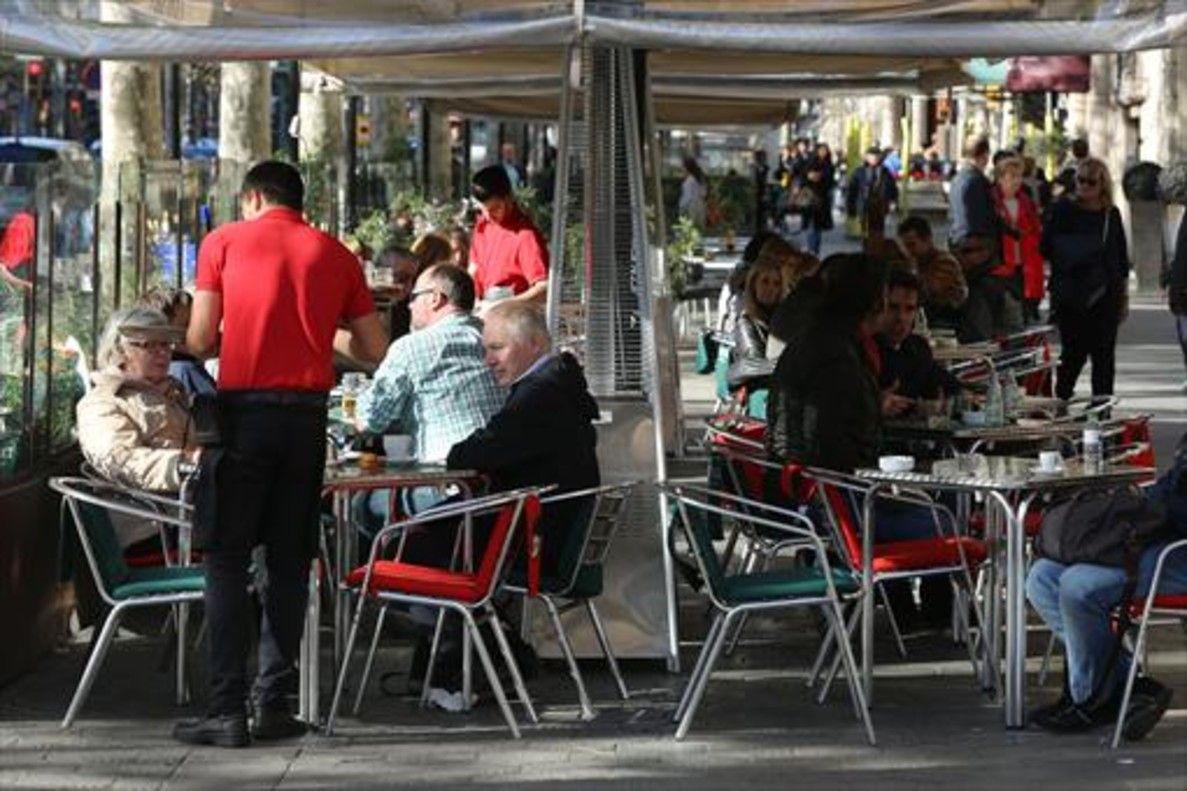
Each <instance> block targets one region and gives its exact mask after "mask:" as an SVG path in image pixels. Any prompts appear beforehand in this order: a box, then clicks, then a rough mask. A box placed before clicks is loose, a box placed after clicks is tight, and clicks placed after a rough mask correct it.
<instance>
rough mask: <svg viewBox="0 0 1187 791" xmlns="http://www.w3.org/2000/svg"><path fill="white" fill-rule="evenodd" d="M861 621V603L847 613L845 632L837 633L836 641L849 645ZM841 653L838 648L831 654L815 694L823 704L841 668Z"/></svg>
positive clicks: (817, 699)
mask: <svg viewBox="0 0 1187 791" xmlns="http://www.w3.org/2000/svg"><path fill="white" fill-rule="evenodd" d="M860 622H861V603H860V602H859V603H858V604H857V606H855V607H854V608H853V612H851V613H850V614H849V623H848V624H846V626H845V629H846V632H838V633H837V642H838V643H843V644H845V645H849V644H850V641H851V640H852V639H853V633H854V632H855V631H856V630H857V625H858V623H860ZM842 634H844V635H845V639H841V635H842ZM841 659H842V655H841V652H840V650H838V651H837V652H836V653H835V654H833V662H832V665H831V666H830V667H829V669H828V675H826V676H825V677H824V683H823V684H821V685H820V692H819V694H817V696H816V702H817V703H818V704H823V703H824V701H825V699H826V698H827V697H828V693H829V690H831V689H832V688H833V681H834V680H835V679H836V678H837V673H838V672H840V670H841Z"/></svg>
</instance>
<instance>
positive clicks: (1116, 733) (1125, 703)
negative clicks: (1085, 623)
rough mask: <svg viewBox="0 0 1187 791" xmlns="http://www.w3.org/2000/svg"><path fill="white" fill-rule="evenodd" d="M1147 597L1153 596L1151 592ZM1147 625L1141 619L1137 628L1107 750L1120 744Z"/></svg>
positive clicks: (1144, 645) (1147, 623)
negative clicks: (1119, 704) (1136, 637)
mask: <svg viewBox="0 0 1187 791" xmlns="http://www.w3.org/2000/svg"><path fill="white" fill-rule="evenodd" d="M1149 595H1150V596H1153V595H1154V593H1153V591H1151V593H1150V594H1149ZM1123 606H1124V605H1123ZM1148 625H1149V621H1148V619H1146V618H1142V625H1141V626H1139V627H1138V639H1137V642H1136V643H1135V644H1134V647H1133V661H1131V662H1130V663H1129V673H1127V674H1126V676H1125V690H1124V691H1123V692H1122V693H1121V710H1120V711H1118V712H1117V724H1116V725H1115V726H1114V727H1113V740H1112V741H1111V742H1109V748H1110V749H1113V750H1116V749H1117V746H1118V745H1119V744H1121V729H1122V728H1123V727H1124V725H1125V712H1126V711H1127V710H1128V709H1129V699H1130V697H1131V696H1132V695H1133V682H1134V679H1136V678H1137V675H1138V665H1139V664H1140V662H1139V661H1138V658H1139V657H1140V656H1141V655H1142V651H1143V650H1144V649H1145V647H1146V627H1147V626H1148Z"/></svg>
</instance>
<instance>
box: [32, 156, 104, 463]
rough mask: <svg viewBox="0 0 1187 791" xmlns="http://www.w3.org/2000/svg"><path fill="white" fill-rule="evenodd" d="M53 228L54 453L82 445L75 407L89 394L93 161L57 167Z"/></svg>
mask: <svg viewBox="0 0 1187 791" xmlns="http://www.w3.org/2000/svg"><path fill="white" fill-rule="evenodd" d="M49 185H50V207H51V214H50V222H51V224H52V227H51V228H47V236H48V238H49V248H48V249H49V250H50V252H51V256H50V260H51V262H52V268H51V269H50V270H49V275H50V276H49V277H48V279H47V281H46V283H45V289H46V292H47V294H48V296H49V312H48V319H47V322H46V329H47V332H48V336H49V338H50V348H49V352H48V354H49V358H48V359H49V361H50V365H49V399H48V402H47V413H48V421H49V450H50V451H56V450H62V449H64V448H66V447H69V446H70V445H72V444H73V443H74V442H75V440H76V439H77V430H76V423H77V419H76V413H75V405H76V404H77V403H78V399H80V398H81V397H82V396H83V393H85V392H86V387H87V384H88V382H87V380H88V376H89V372H90V356H91V354H92V350H93V348H94V343H95V335H96V332H95V327H94V324H93V322H94V318H95V306H96V303H95V300H96V294H95V288H94V271H93V270H94V264H95V260H94V255H93V241H94V220H95V201H96V199H97V184H96V178H95V171H94V168H93V167H92V166H90V165H89V159H88V160H87V161H85V162H83V163H82V167H77V168H76V167H72V166H71V164H70V163H69V162H62V163H59V164H58V165H56V166H54V169H53V172H52V175H50V177H49Z"/></svg>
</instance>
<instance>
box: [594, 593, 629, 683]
mask: <svg viewBox="0 0 1187 791" xmlns="http://www.w3.org/2000/svg"><path fill="white" fill-rule="evenodd" d="M585 611H586V613H588V614H589V620H590V623H592V624H593V628H594V634H596V635H597V636H598V643H599V644H600V645H601V646H602V656H604V657H606V664H607V665H608V666H609V667H610V675H612V676H614V683H615V684H617V685H618V695H619V697H621V698H622V699H623V700H629V699H630V697H631V693H630V692H629V691H628V690H627V688H626V681H624V680H623V678H622V671H620V670H619V669H618V659H616V658H615V656H614V649H613V648H611V647H610V640H609V638H608V637H607V636H606V628H605V627H604V626H602V618H601V616H599V615H598V610H597V607H595V606H594V603H593V599H586V600H585Z"/></svg>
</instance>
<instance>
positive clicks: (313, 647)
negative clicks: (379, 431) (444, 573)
mask: <svg viewBox="0 0 1187 791" xmlns="http://www.w3.org/2000/svg"><path fill="white" fill-rule="evenodd" d="M480 477H481V476H480V474H479V473H478V472H475V471H474V470H450V469H446V468H445V467H444V466H443V465H440V464H417V463H411V464H381V465H379V466H378V467H375V468H364V467H361V466H359V464H358V463H357V461H350V462H345V463H344V462H338V463H333V462H331V463H327V464H326V471H325V476H324V478H323V488H322V494H323V496H325V497H331V498H332V499H333V509H334V542H333V546H332V548H331V547H327V548H326V549H327V551H328V552H329V554H330V557H329V558H328V561H329V566H330V567H329V568H327V569H326V578H327V580H328V582H329V584H330V585H331V588H332V590H333V591H334V673H335V675H336V674H337V672H338V668H339V667H340V666H341V662H342V661H343V658H344V657H343V653H344V652H345V649H346V634H347V631H348V630H349V628H350V593H349V591H347V590H346V589H344V588H343V587H341V586H340V585H339V583H340V582H341V581H342V580H344V579H346V577H347V576H348V575H349V574H350V572H351V570H352V569H353V568H354V566H355V565H357V561H358V532H357V531H356V530H355V526H354V524H353V523H352V522H351V518H350V500H351V496H352V495H354V494H355V493H357V492H370V491H375V490H383V489H397V490H398V489H413V488H417V487H421V486H426V487H446V486H457V487H458V488H460V489H461V490H462V491H463V492H464V493H465V494H466V496H469V495H470V493H471V490H472V484H473V483H474V482H475V481H476V480H478V479H479V478H480ZM465 550H466V551H465V556H466V557H469V556H470V547H468V546H467V547H466V548H465ZM319 566H320V564H319V561H318V560H316V559H315V560H314V562H313V569H312V572H311V573H310V575H309V605H308V607H307V609H306V612H305V633H304V636H303V637H302V640H301V651H300V665H301V673H300V676H301V678H300V689H299V701H300V705H299V709H300V714H299V716H300V718H301V719H303V720H305V721H306V722H309V723H311V724H316V723H317V722H318V721H319V719H320V716H321V712H320V678H321V672H320V671H321V668H320V649H321V636H320V625H321V598H320V595H321V576H320V574H319V573H318V572H319ZM469 653H470V652H469V651H464V652H463V659H464V660H468V659H469ZM465 677H466V678H467V679H469V673H466V674H465ZM465 697H466V699H467V700H468V699H469V694H468V690H467V694H466V696H465Z"/></svg>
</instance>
